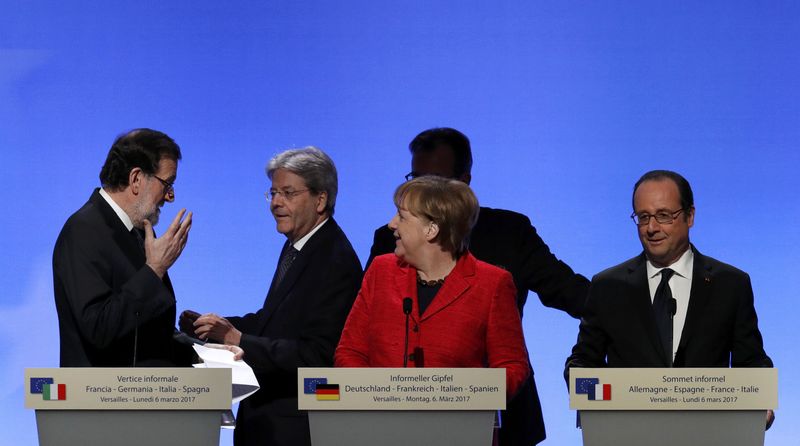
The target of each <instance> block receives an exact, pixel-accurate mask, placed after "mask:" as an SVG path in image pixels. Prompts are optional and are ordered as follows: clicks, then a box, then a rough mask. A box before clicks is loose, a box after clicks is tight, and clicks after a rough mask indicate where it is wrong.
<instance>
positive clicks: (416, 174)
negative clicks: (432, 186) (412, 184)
mask: <svg viewBox="0 0 800 446" xmlns="http://www.w3.org/2000/svg"><path fill="white" fill-rule="evenodd" d="M420 176H422V174H421V173H419V172H414V171H413V170H412V171H411V172H409V173H407V174H406V181H411V180H413V179H414V178H417V177H420Z"/></svg>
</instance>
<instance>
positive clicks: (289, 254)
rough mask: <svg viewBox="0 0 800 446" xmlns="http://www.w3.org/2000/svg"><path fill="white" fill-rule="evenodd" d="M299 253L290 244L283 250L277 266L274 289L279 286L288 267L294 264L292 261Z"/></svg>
mask: <svg viewBox="0 0 800 446" xmlns="http://www.w3.org/2000/svg"><path fill="white" fill-rule="evenodd" d="M299 253H300V251H298V250H296V249H295V248H294V246H292V245H291V244H290V245H289V246H288V247H287V248H286V249H284V250H283V255H281V261H280V263H279V264H278V272H277V273H276V277H275V286H276V287H277V286H278V285H280V284H281V281H282V280H283V278H284V277H286V272H287V271H289V267H291V266H292V262H294V259H295V258H297V254H299Z"/></svg>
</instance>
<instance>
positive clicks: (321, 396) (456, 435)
mask: <svg viewBox="0 0 800 446" xmlns="http://www.w3.org/2000/svg"><path fill="white" fill-rule="evenodd" d="M298 396H299V398H298V407H299V408H300V409H301V410H307V411H308V420H309V425H310V428H311V443H312V444H313V446H333V445H343V444H346V445H349V446H360V445H376V444H380V445H382V446H409V445H437V446H438V445H453V446H456V445H458V446H472V445H474V446H489V445H491V444H492V435H493V431H494V423H495V414H496V412H497V410H500V409H505V404H506V376H505V369H455V368H446V369H444V368H419V369H418V368H410V369H409V368H396V369H394V368H304V369H299V370H298Z"/></svg>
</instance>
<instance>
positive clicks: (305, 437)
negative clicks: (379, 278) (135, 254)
mask: <svg viewBox="0 0 800 446" xmlns="http://www.w3.org/2000/svg"><path fill="white" fill-rule="evenodd" d="M267 176H268V177H269V179H270V180H271V181H272V185H271V187H270V189H269V192H267V195H268V199H269V203H270V211H271V212H272V215H273V217H274V218H275V222H276V224H277V230H278V232H279V233H281V234H283V235H285V236H286V238H287V241H286V243H285V244H284V247H283V250H282V252H281V255H280V259H279V260H278V266H277V268H276V271H275V275H274V276H273V278H272V284H271V285H270V288H269V292H268V293H267V297H266V299H265V300H264V304H263V306H262V307H261V308H260V309H259V310H258V311H256V312H255V313H250V314H247V315H245V316H242V317H228V318H222V317H220V316H217V315H216V314H213V313H208V314H204V315H202V316H200V317H199V318H197V319H196V320H195V321H194V323H193V324H192V323H190V320H191V319H192V317H194V316H193V312H191V311H186V312H184V313H183V314H182V316H181V319H182V320H181V329H182V330H184V331H188V332H190V333H194V334H196V335H197V336H198V337H200V338H201V339H213V340H216V341H220V342H224V343H225V344H232V345H239V346H241V347H242V348H243V349H244V350H245V351H246V356H245V362H247V363H248V364H249V365H250V366H251V367H252V368H253V370H254V371H255V373H256V377H257V378H258V382H259V385H260V386H261V388H260V389H259V390H258V392H256V393H255V394H253V395H252V396H250V397H249V398H247V399H246V400H244V401H242V402H241V403H240V405H239V413H238V415H237V423H236V430H235V431H234V437H233V438H234V444H236V445H237V446H241V445H266V444H270V445H287V446H289V445H291V446H302V445H310V444H311V440H310V434H309V427H308V416H307V414H306V413H305V412H300V411H299V410H297V368H298V367H331V366H332V365H333V354H334V349H335V348H336V345H337V343H338V342H339V337H340V335H341V332H342V327H343V326H344V322H345V319H346V318H347V314H348V312H349V311H350V307H351V306H352V305H353V301H354V299H355V297H356V294H357V292H358V288H359V286H360V284H361V276H362V270H361V263H360V262H359V260H358V257H357V256H356V253H355V251H354V250H353V247H352V246H351V245H350V242H349V241H348V239H347V237H346V236H345V234H344V232H343V231H342V229H341V228H340V227H339V225H338V224H336V221H335V220H334V219H333V212H334V207H335V205H336V194H337V191H338V180H337V175H336V167H335V166H334V164H333V161H332V160H331V159H330V158H329V157H328V155H326V154H325V153H324V152H322V151H321V150H319V149H317V148H313V147H307V148H304V149H296V150H288V151H285V152H283V153H281V154H279V155H277V156H275V157H274V158H273V159H272V160H270V162H269V164H268V166H267Z"/></svg>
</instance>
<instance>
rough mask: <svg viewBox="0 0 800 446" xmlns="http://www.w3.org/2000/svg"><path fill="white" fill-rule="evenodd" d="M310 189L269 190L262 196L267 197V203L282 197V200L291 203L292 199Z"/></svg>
mask: <svg viewBox="0 0 800 446" xmlns="http://www.w3.org/2000/svg"><path fill="white" fill-rule="evenodd" d="M310 190H311V189H298V190H274V189H273V190H270V191H269V192H264V196H265V197H267V201H273V200H275V198H276V197H279V196H283V199H284V200H286V201H288V202H291V201H292V200H293V199H294V197H296V196H298V195H300V194H302V193H303V192H308V191H310Z"/></svg>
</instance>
